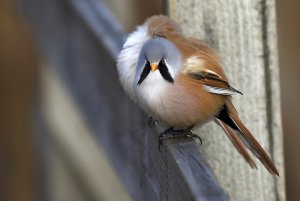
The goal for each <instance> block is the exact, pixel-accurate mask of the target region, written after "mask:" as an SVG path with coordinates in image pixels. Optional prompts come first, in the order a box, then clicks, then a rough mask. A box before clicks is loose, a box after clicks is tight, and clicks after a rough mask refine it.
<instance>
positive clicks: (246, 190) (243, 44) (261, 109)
mask: <svg viewBox="0 0 300 201" xmlns="http://www.w3.org/2000/svg"><path fill="white" fill-rule="evenodd" d="M274 4H275V1H274V0H255V1H232V0H226V1H216V0H213V1H198V0H187V1H186V0H170V1H169V14H170V16H171V17H173V18H174V19H176V20H177V21H179V22H180V23H181V24H182V26H183V30H184V32H185V33H186V34H188V35H191V36H195V37H197V38H200V39H203V40H205V41H207V42H208V43H209V44H210V45H211V46H212V47H213V48H215V49H216V50H218V51H219V53H220V54H221V56H222V58H223V64H224V69H225V72H226V74H227V75H228V78H229V81H230V83H231V85H232V86H233V87H235V88H237V89H238V90H240V91H242V92H243V93H244V96H234V101H233V102H234V104H235V105H236V107H237V109H238V111H239V114H240V116H241V119H242V120H243V121H244V123H245V124H246V125H247V126H248V128H249V130H250V131H252V132H253V134H254V135H255V137H256V138H257V139H258V141H259V142H261V144H262V146H263V147H264V148H265V149H266V150H267V152H268V153H270V155H271V157H272V158H273V160H274V162H275V164H276V165H277V167H278V168H279V173H280V177H272V176H270V175H269V174H268V172H267V171H266V170H264V168H263V167H262V166H261V165H259V167H258V169H259V170H258V171H256V170H252V169H250V167H248V164H246V163H245V161H244V160H243V159H242V157H241V156H240V155H239V154H238V152H237V151H236V150H235V148H234V147H233V146H232V144H231V143H230V142H229V140H228V139H227V137H226V136H225V134H224V133H223V131H222V130H221V129H220V128H219V127H218V126H217V125H213V124H212V123H210V124H207V125H205V126H204V127H202V128H199V129H197V130H196V131H195V132H197V133H200V135H201V136H202V137H203V147H202V148H201V150H202V152H203V154H204V155H205V158H206V159H207V160H208V162H209V164H210V165H211V166H212V167H213V169H214V171H215V172H216V175H217V177H218V179H219V181H220V183H221V184H222V186H223V187H224V188H225V190H226V191H227V192H228V194H229V195H230V197H231V199H232V200H238V201H246V200H249V201H250V200H285V187H284V166H283V147H282V128H281V114H280V100H279V98H280V96H279V94H280V92H279V75H278V61H277V37H276V17H275V5H274Z"/></svg>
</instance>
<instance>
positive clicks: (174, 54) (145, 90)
mask: <svg viewBox="0 0 300 201" xmlns="http://www.w3.org/2000/svg"><path fill="white" fill-rule="evenodd" d="M181 63H182V62H181V55H180V53H179V51H178V50H177V48H176V46H175V45H174V44H173V43H171V42H170V41H169V40H167V39H165V38H154V39H150V40H148V41H147V42H146V43H145V44H144V45H143V47H142V49H141V52H140V54H139V59H138V63H137V67H136V74H135V92H136V95H137V98H138V100H139V102H140V104H142V105H143V106H144V109H146V110H147V108H148V110H149V111H150V113H151V112H154V110H155V109H156V107H155V106H156V105H157V104H159V101H161V100H160V96H161V95H162V94H163V93H164V92H165V90H167V88H168V87H170V86H172V85H173V84H175V83H174V82H175V78H176V75H177V74H178V72H179V70H180V68H181Z"/></svg>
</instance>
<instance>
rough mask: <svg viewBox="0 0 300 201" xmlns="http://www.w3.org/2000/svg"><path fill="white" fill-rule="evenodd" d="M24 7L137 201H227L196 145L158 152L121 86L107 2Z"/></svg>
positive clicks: (118, 40) (38, 2)
mask: <svg viewBox="0 0 300 201" xmlns="http://www.w3.org/2000/svg"><path fill="white" fill-rule="evenodd" d="M21 2H22V7H23V9H24V11H25V14H26V15H27V16H28V18H29V19H30V21H31V22H32V24H33V26H34V27H35V30H36V34H37V36H38V38H39V41H40V44H41V48H42V50H43V52H44V56H45V58H46V61H47V62H48V63H50V64H51V66H53V68H52V70H53V71H55V72H56V73H57V74H58V75H59V79H61V80H62V81H63V83H64V84H65V85H66V87H67V89H68V91H69V93H70V94H71V97H73V99H74V101H75V102H76V104H77V105H78V106H79V108H78V109H79V112H80V114H81V115H82V116H83V118H84V119H85V121H86V125H87V127H88V128H89V130H90V131H91V132H92V133H93V135H94V138H95V139H96V140H97V143H99V144H101V148H102V149H103V150H105V152H106V154H107V156H108V157H109V158H110V160H111V162H112V164H113V166H114V167H115V168H116V170H117V172H118V174H119V175H120V177H121V178H122V180H123V182H124V184H125V186H126V188H127V190H128V191H129V193H130V194H131V196H132V197H133V198H134V200H137V201H140V200H145V201H147V200H149V201H153V200H172V201H182V200H191V201H192V200H195V201H196V200H201V201H203V200H210V201H211V200H215V201H222V200H228V196H227V195H226V194H225V193H224V191H223V190H222V188H221V187H220V186H219V184H218V182H217V181H216V179H215V177H214V174H213V173H212V172H211V170H210V168H209V166H208V165H207V164H206V162H205V161H204V159H203V157H202V155H201V153H200V152H199V150H198V148H197V147H198V145H197V144H196V143H195V141H193V140H174V141H169V142H168V143H166V146H164V149H163V151H162V153H161V152H159V150H158V148H157V137H158V134H157V131H155V130H153V129H151V128H149V127H148V123H147V122H148V120H147V118H146V117H144V116H143V114H142V113H141V111H140V110H139V109H138V108H137V107H136V106H135V105H134V104H133V103H132V102H131V101H129V100H128V98H127V96H126V95H125V94H124V92H123V90H122V88H121V86H120V84H119V81H118V76H117V72H116V68H115V57H116V53H117V51H116V50H117V49H119V50H120V48H121V45H122V43H123V38H124V35H123V33H122V31H121V30H120V29H119V28H118V26H117V25H114V24H115V22H114V21H113V18H112V17H111V16H110V15H109V13H108V11H107V10H106V9H105V7H104V5H103V4H102V1H100V0H86V1H84V2H83V1H80V0H77V1H69V0H64V1H61V0H51V1H50V0H31V1H30V2H28V1H26V2H25V1H21ZM107 30H110V31H107ZM111 32H112V33H113V34H110V33H111ZM112 41H113V42H114V43H113V42H112ZM60 115H62V116H64V117H65V118H68V116H66V114H65V113H64V112H63V111H61V114H60ZM54 137H55V136H54ZM83 137H84V136H83ZM72 140H74V139H72ZM77 140H78V142H80V136H78V139H77ZM83 146H84V145H83ZM74 157H75V156H74ZM79 162H80V160H79ZM99 174H100V172H99ZM91 179H92V178H91Z"/></svg>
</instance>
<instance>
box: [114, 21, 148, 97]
mask: <svg viewBox="0 0 300 201" xmlns="http://www.w3.org/2000/svg"><path fill="white" fill-rule="evenodd" d="M149 39H150V36H149V34H148V28H147V26H146V25H142V26H139V27H137V29H136V31H134V32H133V33H131V34H130V35H129V36H128V38H127V41H126V42H125V44H124V45H123V49H122V51H121V52H120V54H119V56H118V59H117V69H118V72H119V78H120V81H121V84H122V86H123V87H124V89H125V91H126V92H127V93H128V94H129V96H130V97H131V98H132V99H133V100H134V101H136V94H135V91H134V88H135V86H134V85H135V83H134V77H135V71H136V65H137V61H138V57H139V54H140V51H141V48H142V46H143V44H144V43H145V42H146V41H147V40H149Z"/></svg>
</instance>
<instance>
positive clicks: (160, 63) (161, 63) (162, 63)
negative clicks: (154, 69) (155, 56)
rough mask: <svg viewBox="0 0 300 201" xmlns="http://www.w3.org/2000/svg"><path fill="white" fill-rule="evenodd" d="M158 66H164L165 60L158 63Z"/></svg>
mask: <svg viewBox="0 0 300 201" xmlns="http://www.w3.org/2000/svg"><path fill="white" fill-rule="evenodd" d="M158 65H159V66H160V65H166V62H165V59H162V60H160V62H159V64H158Z"/></svg>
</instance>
